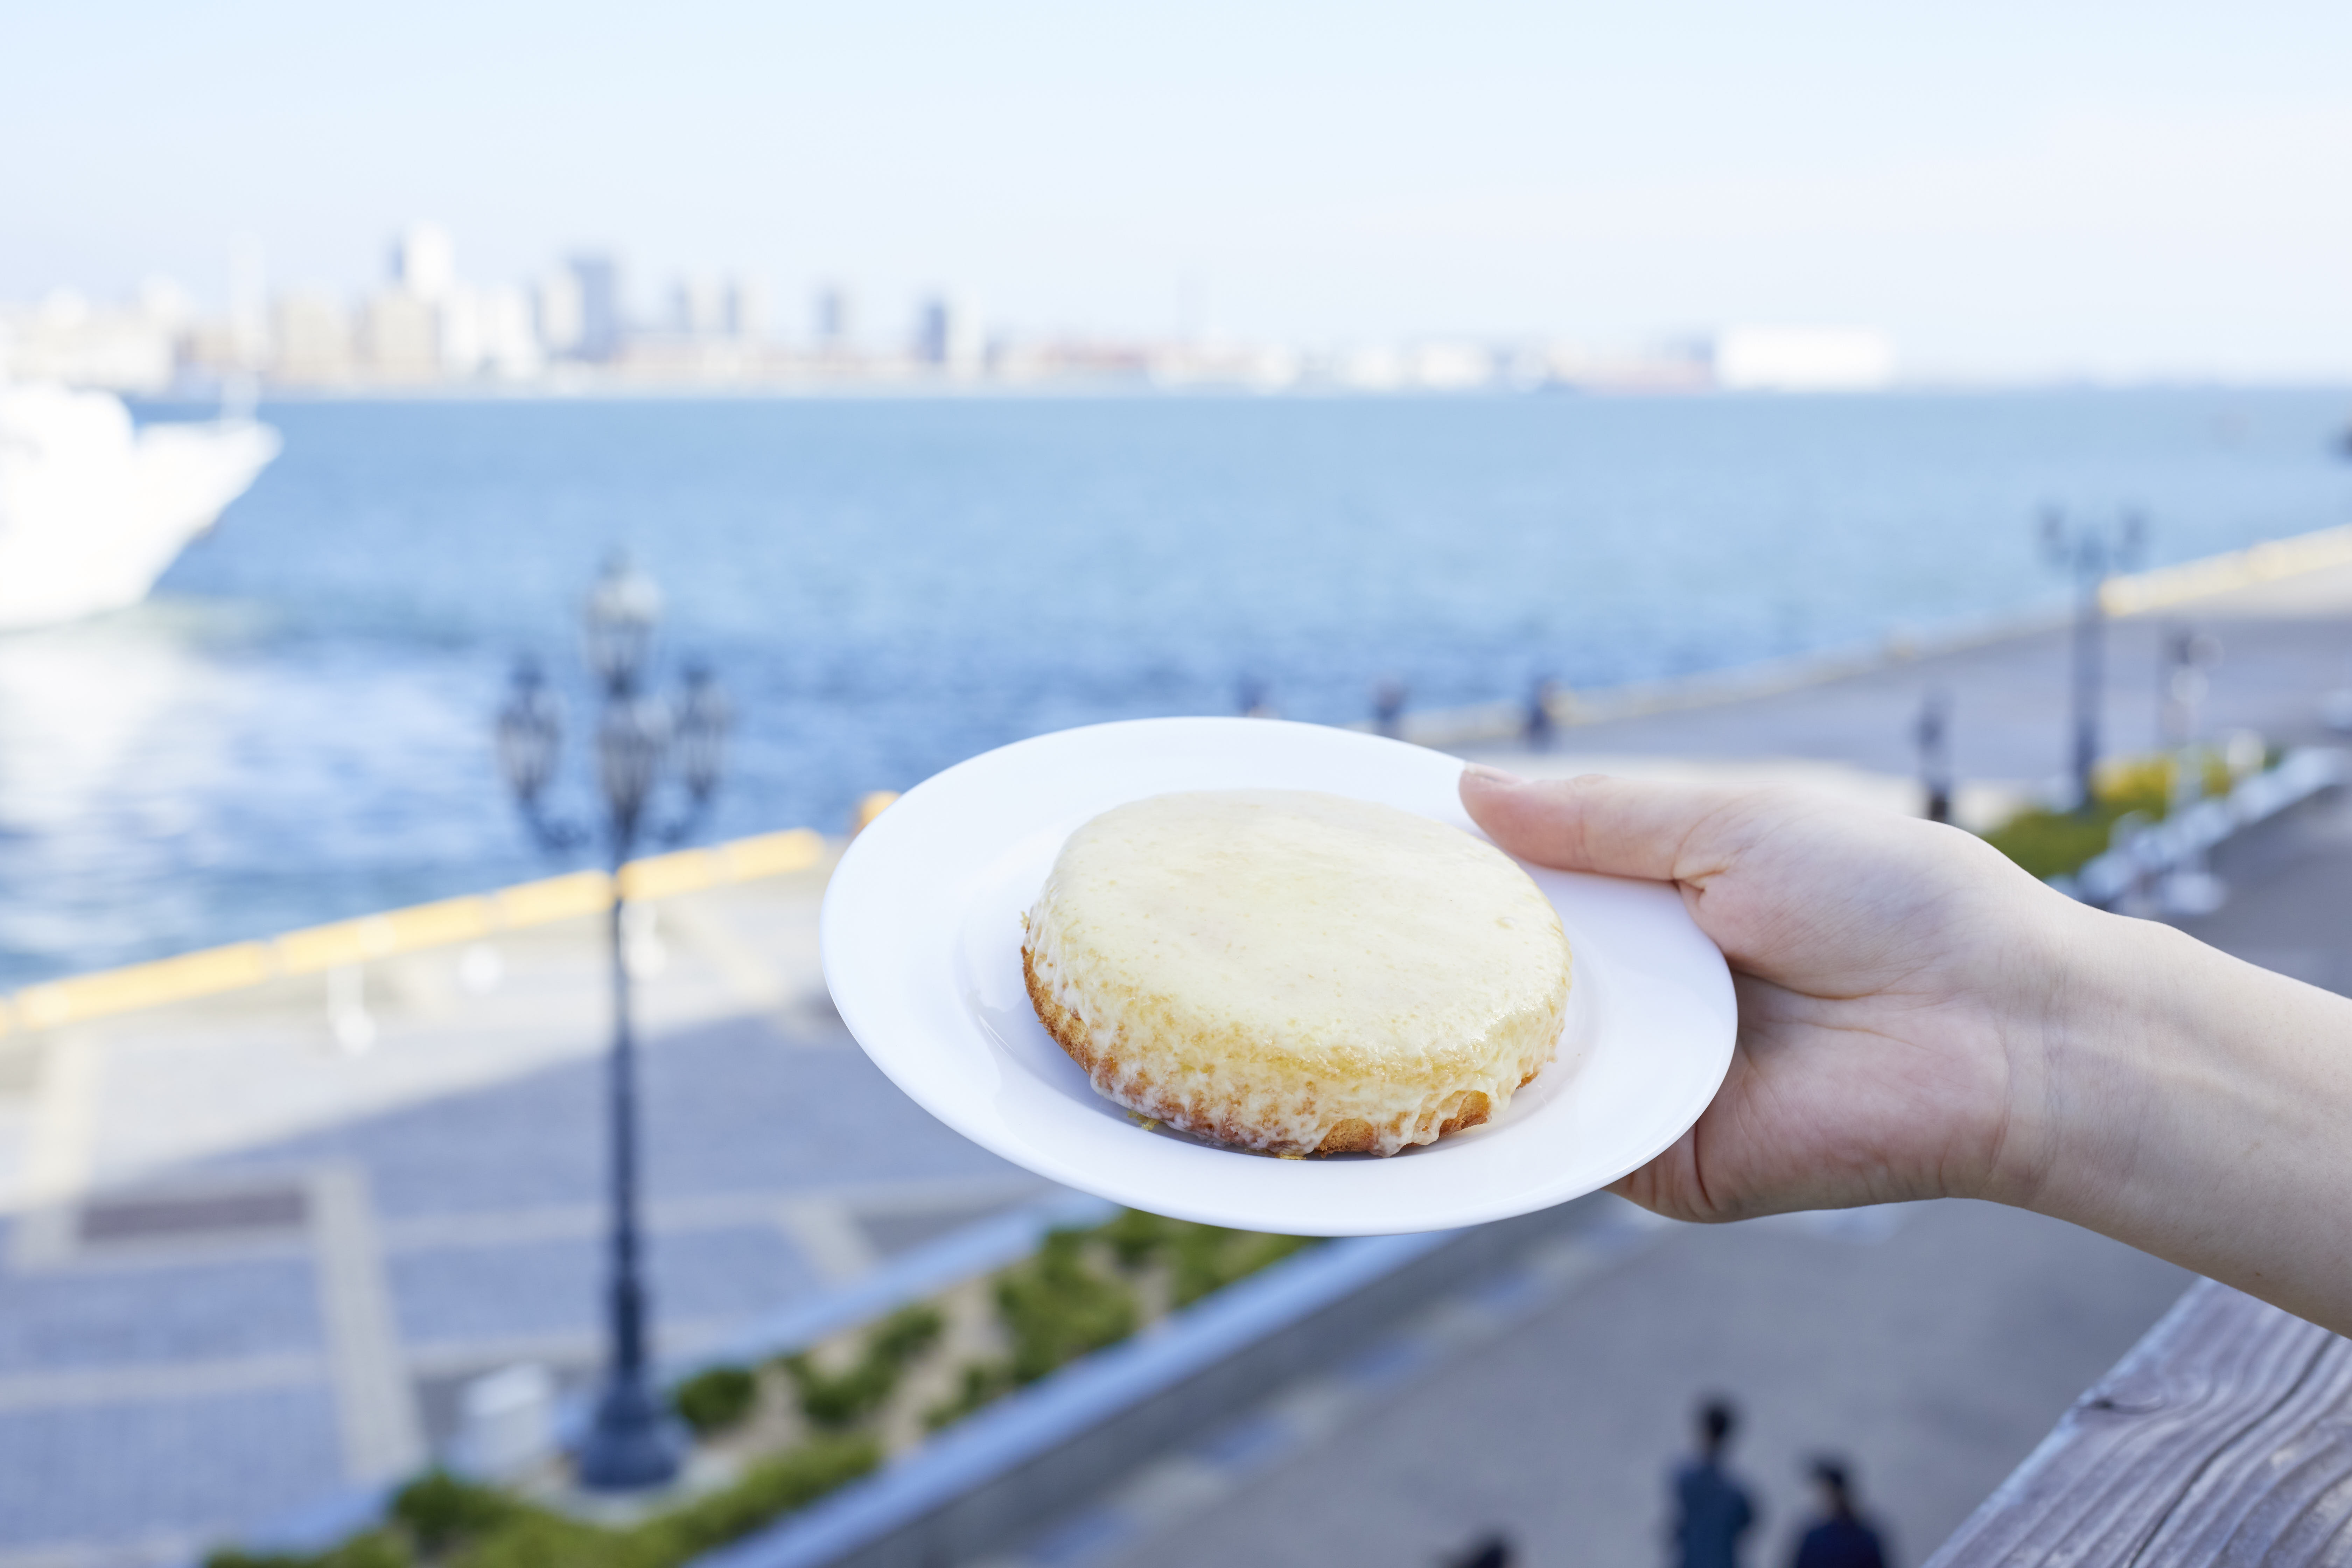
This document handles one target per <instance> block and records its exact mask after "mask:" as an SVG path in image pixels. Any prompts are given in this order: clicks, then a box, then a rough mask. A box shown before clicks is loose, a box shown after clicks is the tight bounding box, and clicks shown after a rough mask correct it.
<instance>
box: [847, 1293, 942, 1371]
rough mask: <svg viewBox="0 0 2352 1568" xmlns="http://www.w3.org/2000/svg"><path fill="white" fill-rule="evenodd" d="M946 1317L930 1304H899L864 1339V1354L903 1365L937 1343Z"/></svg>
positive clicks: (894, 1364)
mask: <svg viewBox="0 0 2352 1568" xmlns="http://www.w3.org/2000/svg"><path fill="white" fill-rule="evenodd" d="M946 1328H947V1320H946V1319H945V1318H943V1317H941V1316H940V1310H939V1309H938V1308H937V1307H931V1306H920V1305H919V1306H913V1307H902V1308H900V1309H899V1310H898V1311H896V1312H893V1313H891V1314H890V1315H889V1316H888V1317H887V1318H885V1319H883V1320H882V1324H881V1326H880V1327H879V1328H877V1329H876V1330H875V1331H874V1332H873V1334H872V1335H871V1336H869V1337H868V1338H867V1340H866V1354H867V1355H870V1356H874V1357H877V1359H881V1360H885V1361H887V1362H889V1363H890V1364H891V1365H893V1366H896V1367H900V1368H903V1367H905V1366H906V1364H907V1363H908V1362H910V1361H912V1360H914V1359H915V1358H916V1357H917V1356H919V1355H920V1354H922V1353H923V1352H925V1351H927V1350H929V1349H930V1348H931V1346H933V1345H934V1344H937V1343H938V1342H939V1338H940V1333H941V1332H942V1331H944V1330H945V1329H946Z"/></svg>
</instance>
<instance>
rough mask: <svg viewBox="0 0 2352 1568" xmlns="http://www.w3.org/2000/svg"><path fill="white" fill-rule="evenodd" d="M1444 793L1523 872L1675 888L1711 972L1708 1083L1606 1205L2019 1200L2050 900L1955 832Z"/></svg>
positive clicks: (1515, 794) (2039, 1102)
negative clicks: (1676, 1128) (1722, 1069)
mask: <svg viewBox="0 0 2352 1568" xmlns="http://www.w3.org/2000/svg"><path fill="white" fill-rule="evenodd" d="M1461 787H1462V800H1463V804H1464V805H1465V806H1467V807H1468V808H1469V811H1470V815H1471V816H1472V817H1473V818H1475V820H1476V821H1477V823H1478V825H1479V826H1481V827H1483V828H1485V829H1486V832H1487V833H1488V835H1489V836H1491V837H1493V838H1494V840H1495V842H1496V843H1497V844H1499V845H1500V846H1502V847H1504V848H1505V849H1507V850H1509V851H1510V852H1511V853H1512V854H1514V855H1517V856H1519V857H1521V858H1524V859H1527V860H1531V861H1534V862H1536V863H1537V864H1538V865H1545V866H1555V867H1559V868H1562V869H1566V870H1572V871H1600V872H1605V873H1608V874H1611V875H1614V876H1621V877H1641V878H1647V879H1654V880H1661V881H1672V882H1674V883H1675V884H1676V885H1677V886H1678V887H1679V888H1680V889H1681V890H1682V895H1683V901H1684V902H1685V904H1686V905H1687V906H1688V908H1689V910H1690V912H1691V915H1692V918H1693V919H1695V920H1696V921H1697V922H1698V924H1699V928H1700V929H1701V930H1702V931H1706V934H1707V935H1708V936H1709V937H1711V938H1712V939H1714V941H1715V942H1716V944H1717V946H1719V947H1720V948H1722V949H1723V952H1724V956H1725V957H1726V958H1727V959H1728V960H1729V961H1730V963H1731V969H1732V978H1733V983H1734V985H1735V987H1736V988H1737V991H1738V999H1739V1039H1738V1048H1737V1049H1736V1051H1735V1052H1734V1054H1733V1057H1732V1061H1731V1069H1730V1073H1729V1075H1728V1076H1727V1078H1726V1079H1724V1084H1723V1089H1722V1090H1721V1092H1720V1093H1718V1094H1717V1096H1716V1098H1715V1101H1714V1103H1713V1104H1712V1105H1710V1106H1709V1107H1708V1108H1707V1110H1706V1114H1705V1115H1703V1116H1702V1117H1700V1118H1699V1120H1698V1122H1697V1124H1696V1125H1695V1126H1694V1127H1692V1128H1691V1130H1690V1131H1687V1132H1685V1134H1684V1135H1683V1136H1682V1138H1681V1140H1680V1141H1679V1142H1676V1143H1675V1146H1674V1147H1673V1148H1672V1149H1669V1150H1668V1151H1666V1152H1664V1154H1661V1155H1660V1156H1659V1157H1658V1158H1657V1159H1655V1160H1654V1161H1653V1162H1651V1163H1650V1164H1648V1165H1646V1166H1644V1167H1643V1169H1641V1170H1640V1171H1637V1172H1635V1173H1633V1174H1632V1175H1630V1176H1628V1177H1626V1178H1625V1179H1624V1180H1622V1181H1621V1182H1620V1183H1618V1184H1617V1190H1618V1191H1619V1192H1621V1193H1622V1194H1624V1195H1626V1196H1627V1197H1630V1198H1632V1199H1633V1200H1634V1201H1635V1202H1636V1203H1640V1204H1643V1205H1646V1206H1647V1207H1650V1208H1653V1209H1655V1210H1657V1211H1658V1212H1659V1213H1661V1214H1664V1215H1672V1216H1674V1217H1675V1218H1677V1219H1686V1220H1725V1219H1738V1218H1742V1217H1744V1216H1747V1215H1759V1214H1771V1213H1775V1212H1778V1211H1781V1210H1786V1209H1807V1208H1836V1207H1844V1206H1849V1205H1856V1204H1872V1203H1888V1202H1894V1201H1898V1200H1904V1199H1913V1198H1929V1197H1942V1196H1979V1197H1996V1196H1997V1197H2002V1198H2006V1199H2008V1200H2009V1201H2011V1202H2025V1201H2029V1200H2030V1198H2031V1196H2032V1190H2033V1188H2034V1187H2035V1186H2036V1185H2038V1184H2039V1181H2040V1177H2041V1173H2042V1169H2043V1167H2044V1165H2045V1164H2046V1152H2045V1150H2044V1148H2043V1147H2042V1145H2043V1144H2044V1143H2045V1142H2046V1139H2045V1137H2044V1136H2043V1135H2044V1134H2045V1132H2046V1131H2047V1129H2048V1127H2049V1125H2050V1122H2051V1118H2050V1117H2049V1115H2047V1114H2046V1113H2045V1110H2046V1106H2045V1103H2044V1102H2045V1101H2046V1100H2047V1098H2048V1087H2049V1085H2050V1082H2051V1072H2050V1061H2049V1041H2050V1034H2051V1026H2052V1018H2053V1003H2054V1002H2055V1001H2056V1000H2057V999H2058V998H2059V997H2060V996H2061V995H2062V994H2063V993H2064V992H2065V990H2066V987H2065V985H2064V984H2063V983H2062V982H2061V980H2060V976H2061V975H2062V973H2063V963H2061V962H2060V961H2059V955H2060V954H2061V953H2062V952H2063V950H2064V948H2065V945H2066V942H2065V937H2064V931H2063V928H2064V926H2065V924H2066V922H2067V920H2068V918H2069V916H2070V915H2071V914H2073V913H2074V912H2075V906H2074V905H2073V904H2071V903H2070V902H2069V901H2068V900H2065V899H2063V897H2061V896H2059V895H2058V894H2056V893H2054V892H2053V891H2052V890H2050V889H2047V888H2044V887H2043V886H2042V885H2041V884H2040V883H2039V882H2036V881H2035V880H2034V879H2032V878H2031V877H2029V876H2027V875H2026V874H2025V873H2024V872H2022V871H2021V870H2019V869H2018V868H2016V867H2015V866H2013V865H2011V863H2010V862H2009V861H2008V860H2007V859H2006V858H2003V857H2002V856H2001V855H2000V854H1999V853H1998V852H1997V851H1995V850H1993V849H1992V848H1991V847H1989V846H1987V845H1986V844H1984V843H1983V842H1982V841H1981V840H1979V839H1978V838H1976V837H1974V836H1972V835H1970V834H1967V833H1964V832H1961V831H1959V830H1958V829H1957V828H1951V827H1944V826H1937V825H1935V824H1932V823H1927V822H1921V821H1915V820H1912V819H1910V818H1906V817H1898V816H1891V815H1886V814H1883V813H1876V812H1871V811H1868V810H1866V809H1857V808H1855V807H1854V806H1853V805H1849V804H1847V803H1845V802H1843V801H1840V800H1837V799H1835V798H1833V797H1825V796H1818V795H1807V794H1804V793H1801V792H1799V791H1794V790H1786V789H1737V788H1728V787H1720V788H1719V787H1706V786H1698V785H1689V784H1652V783H1639V782H1634V781H1631V780H1624V779H1614V778H1604V777H1600V776H1590V777H1585V778H1580V779H1574V780H1569V781H1561V782H1546V783H1528V782H1527V781H1524V780H1520V779H1517V778H1514V777H1512V776H1511V775H1509V774H1507V773H1496V772H1493V771H1491V770H1486V769H1481V768H1475V767H1474V768H1471V769H1469V770H1468V771H1467V772H1465V773H1464V774H1463V778H1462V786H1461Z"/></svg>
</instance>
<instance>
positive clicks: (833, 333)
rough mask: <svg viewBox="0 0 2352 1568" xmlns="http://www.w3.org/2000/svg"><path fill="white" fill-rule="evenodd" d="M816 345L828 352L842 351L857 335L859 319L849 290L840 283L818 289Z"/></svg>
mask: <svg viewBox="0 0 2352 1568" xmlns="http://www.w3.org/2000/svg"><path fill="white" fill-rule="evenodd" d="M812 324H813V325H814V328H815V330H816V346H817V347H818V348H819V349H821V350H823V351H824V352H825V353H842V352H844V351H845V350H846V349H847V348H848V347H849V342H850V339H851V338H853V337H854V336H856V330H857V321H856V310H855V307H854V304H853V301H852V300H850V297H849V290H848V289H846V288H845V287H844V286H843V285H841V284H839V283H828V284H826V285H825V286H824V288H822V289H818V290H817V291H816V312H815V320H814V322H813V323H812Z"/></svg>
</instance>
